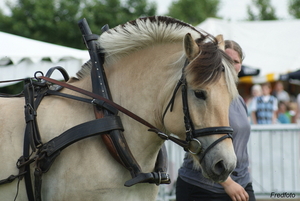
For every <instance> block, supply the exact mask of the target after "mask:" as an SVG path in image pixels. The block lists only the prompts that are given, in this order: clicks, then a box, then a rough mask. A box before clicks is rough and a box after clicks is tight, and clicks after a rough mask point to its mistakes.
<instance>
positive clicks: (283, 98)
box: [274, 81, 290, 103]
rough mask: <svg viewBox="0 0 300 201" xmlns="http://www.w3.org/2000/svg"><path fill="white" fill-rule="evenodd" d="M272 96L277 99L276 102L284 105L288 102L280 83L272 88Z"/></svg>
mask: <svg viewBox="0 0 300 201" xmlns="http://www.w3.org/2000/svg"><path fill="white" fill-rule="evenodd" d="M274 96H275V97H276V98H277V100H278V102H279V101H283V102H285V103H288V102H290V95H289V94H288V92H286V91H285V90H284V87H283V84H282V82H281V81H277V82H276V83H275V86H274Z"/></svg>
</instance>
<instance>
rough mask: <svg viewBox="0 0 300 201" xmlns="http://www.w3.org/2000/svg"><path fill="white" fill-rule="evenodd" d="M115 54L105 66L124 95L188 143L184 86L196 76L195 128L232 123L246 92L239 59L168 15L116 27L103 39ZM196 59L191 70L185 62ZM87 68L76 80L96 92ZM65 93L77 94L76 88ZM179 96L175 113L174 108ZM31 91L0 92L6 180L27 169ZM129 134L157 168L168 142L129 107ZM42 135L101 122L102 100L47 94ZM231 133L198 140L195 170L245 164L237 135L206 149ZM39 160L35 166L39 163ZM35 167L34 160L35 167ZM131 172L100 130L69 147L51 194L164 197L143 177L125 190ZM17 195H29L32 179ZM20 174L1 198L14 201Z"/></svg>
mask: <svg viewBox="0 0 300 201" xmlns="http://www.w3.org/2000/svg"><path fill="white" fill-rule="evenodd" d="M98 42H99V45H100V46H101V47H102V49H103V51H104V53H105V63H104V67H105V71H106V75H107V79H108V84H109V87H110V90H111V93H112V97H113V100H114V102H116V103H118V104H119V105H121V106H123V107H124V108H127V109H128V110H130V111H132V112H133V113H135V114H137V115H139V116H140V117H142V118H144V119H145V120H147V121H148V122H150V123H151V124H153V125H155V126H156V127H157V128H159V129H161V130H163V131H165V132H166V133H167V134H172V135H174V136H177V137H178V138H180V139H183V140H185V138H186V136H185V133H186V129H185V123H184V113H183V110H182V107H183V101H182V92H181V91H180V90H179V91H178V92H177V93H174V88H175V86H176V84H177V83H178V80H179V79H180V78H181V77H182V74H183V75H184V77H185V78H186V87H187V91H186V96H187V104H188V106H189V116H190V118H191V120H192V122H193V126H194V128H195V129H202V128H209V127H218V126H220V127H221V126H229V120H228V111H229V105H230V102H231V100H232V99H233V98H235V97H236V96H237V89H236V84H235V82H236V79H237V75H236V73H235V71H234V68H233V66H232V63H231V61H230V59H229V58H228V57H227V56H226V54H225V53H224V51H222V50H221V49H220V48H219V43H220V41H219V42H218V40H217V39H216V38H214V37H213V36H211V35H209V34H207V33H205V32H203V31H199V30H196V29H195V28H194V27H192V26H190V25H188V24H186V23H183V22H181V21H178V20H175V19H172V18H168V17H148V18H140V19H137V20H135V21H131V22H128V23H126V24H124V25H120V26H117V27H115V28H113V29H109V30H108V31H107V32H105V33H103V34H102V35H101V36H100V38H99V41H98ZM185 64H186V67H185V68H183V67H184V66H185ZM87 66H89V65H84V66H83V68H82V69H81V70H80V71H79V72H78V74H77V75H78V77H77V78H72V79H71V80H70V81H69V83H70V84H71V85H74V86H77V87H80V88H83V89H85V90H89V91H91V78H90V69H89V68H88V67H87ZM62 92H63V93H67V94H75V95H78V94H77V93H76V92H72V91H70V90H68V89H63V90H62ZM172 97H173V98H174V100H173V103H172V110H171V109H170V108H168V103H169V102H170V99H171V98H172ZM23 110H24V98H22V97H19V98H0V161H1V165H0V179H2V178H5V177H7V176H9V175H11V174H17V172H18V170H17V168H16V161H17V159H18V158H19V157H20V156H21V155H22V147H23V133H24V129H25V120H24V111H23ZM120 117H121V119H122V123H123V125H124V129H125V131H124V135H125V138H126V140H127V143H128V145H129V147H130V149H131V152H132V154H133V156H134V157H135V159H136V160H137V162H138V163H139V164H140V166H141V168H142V170H143V171H144V172H151V171H153V168H154V166H155V161H156V158H157V154H158V151H159V149H160V147H161V146H162V144H163V142H164V140H162V139H161V138H159V137H158V136H157V135H155V134H153V133H152V132H148V131H147V128H146V127H145V126H144V125H142V124H140V123H138V122H136V121H135V120H133V119H131V118H129V117H127V116H126V115H124V114H122V113H120ZM37 118H38V125H39V129H40V133H41V136H42V141H43V142H47V141H49V140H51V139H52V138H54V137H56V136H57V135H59V134H61V133H62V132H63V131H65V130H67V129H69V128H71V127H73V126H76V125H78V124H80V123H83V122H86V121H89V120H92V119H94V118H95V117H94V113H93V106H92V105H91V104H86V103H83V102H79V101H76V100H71V99H67V98H63V97H57V96H46V97H45V98H44V99H43V101H42V102H41V104H40V106H39V108H38V111H37ZM223 135H224V134H219V133H218V134H215V135H209V136H203V137H197V139H198V140H199V141H200V142H201V145H202V150H201V152H200V153H198V154H197V155H195V156H194V159H195V168H202V170H203V172H204V174H205V175H206V176H207V177H209V178H211V179H212V180H214V181H215V182H219V181H224V180H225V179H226V178H227V177H228V175H229V174H230V173H231V171H232V170H233V169H234V168H235V164H236V157H235V153H234V150H233V146H232V140H231V139H230V138H226V139H224V140H222V141H221V142H219V143H218V144H216V145H215V146H214V147H212V148H211V150H209V151H208V152H207V153H206V155H205V156H204V157H203V160H201V162H200V158H201V157H202V155H203V153H204V151H205V150H206V149H207V148H208V147H209V146H210V145H211V144H212V143H213V142H215V141H216V140H217V139H219V138H220V137H222V136H223ZM32 166H34V165H32ZM32 168H34V167H32ZM129 179H130V174H129V172H128V171H127V170H126V169H125V168H124V167H123V166H121V165H120V164H119V163H118V162H116V161H115V160H114V159H113V158H112V156H111V155H110V154H109V152H108V151H107V149H106V147H105V145H104V144H103V142H102V140H101V138H100V137H99V136H95V137H90V138H87V139H84V140H81V141H79V142H77V143H75V144H73V145H71V146H69V147H68V148H66V149H65V150H64V151H63V152H62V153H61V154H60V155H59V156H58V157H57V159H56V160H55V162H54V164H53V165H52V167H51V169H50V170H49V172H47V173H46V174H44V176H43V187H42V197H43V200H45V201H48V200H51V201H62V200H68V201H69V200H72V201H76V200H78V201H79V200H105V201H107V200H130V201H135V200H136V201H140V200H143V201H146V200H155V198H156V195H157V192H158V187H157V186H156V185H153V184H137V185H134V186H132V187H124V182H125V181H127V180H129ZM19 185H20V186H19V194H18V197H17V200H20V201H21V200H27V196H26V191H25V187H24V182H22V181H21V182H20V184H19ZM16 189H17V181H14V182H12V183H9V184H5V185H2V186H0V199H1V200H13V199H14V197H15V194H16Z"/></svg>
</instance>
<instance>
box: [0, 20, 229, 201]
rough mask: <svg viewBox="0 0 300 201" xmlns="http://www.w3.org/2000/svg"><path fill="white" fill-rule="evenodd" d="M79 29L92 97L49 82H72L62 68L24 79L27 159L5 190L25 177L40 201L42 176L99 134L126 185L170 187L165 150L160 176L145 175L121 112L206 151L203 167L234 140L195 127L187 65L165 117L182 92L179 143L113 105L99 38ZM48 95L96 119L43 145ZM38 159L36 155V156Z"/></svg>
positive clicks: (83, 26) (190, 148)
mask: <svg viewBox="0 0 300 201" xmlns="http://www.w3.org/2000/svg"><path fill="white" fill-rule="evenodd" d="M79 26H80V29H81V31H82V33H83V39H84V41H85V44H86V45H87V47H88V49H89V53H90V57H91V62H92V66H93V67H92V73H91V76H92V77H91V78H92V86H93V92H89V91H86V90H83V89H80V88H77V87H75V86H72V85H69V84H67V83H65V82H60V81H57V80H53V79H51V78H50V77H51V74H52V73H53V71H54V70H58V71H60V72H61V73H62V74H63V76H64V79H65V81H68V79H69V76H68V74H67V73H66V71H65V70H64V69H63V68H62V67H53V68H51V69H50V70H49V71H48V73H47V74H46V75H45V76H44V75H43V74H42V73H41V72H37V73H36V74H35V79H25V85H24V97H25V120H26V129H25V134H24V146H23V155H22V156H21V157H20V158H19V160H18V162H17V167H18V169H19V174H18V175H11V176H9V177H8V178H7V179H3V180H0V185H1V184H5V183H10V182H12V181H13V180H15V179H17V178H18V179H19V180H21V179H23V178H25V186H26V191H27V196H28V200H30V201H41V200H42V199H41V186H42V175H43V174H44V173H46V172H47V171H49V169H50V167H51V165H52V164H53V162H54V160H55V158H56V157H57V156H58V155H59V154H60V153H61V151H62V150H64V149H65V148H66V147H68V146H69V145H71V144H73V143H75V142H77V141H80V140H82V139H84V138H87V137H91V136H96V135H101V137H102V139H103V141H104V142H105V144H106V146H107V148H108V150H109V151H110V153H111V154H112V155H113V157H114V158H115V159H116V160H117V161H118V162H119V163H120V164H122V165H123V166H124V167H125V168H126V169H128V170H129V171H130V173H131V176H132V179H131V180H128V181H126V182H125V184H124V185H125V186H128V187H129V186H132V185H135V184H137V183H155V184H156V185H159V184H169V183H170V178H169V175H168V174H167V173H166V170H167V159H166V157H167V156H166V148H165V146H163V147H162V148H161V150H160V151H159V154H158V157H157V162H156V166H155V171H154V172H150V173H143V172H142V170H141V168H140V166H139V165H138V163H137V162H136V160H135V159H134V157H133V155H132V154H131V151H130V149H129V147H128V145H127V142H126V140H125V138H124V135H123V133H122V132H123V131H124V128H123V125H122V122H121V119H120V117H119V116H118V112H119V111H120V112H122V113H124V114H125V115H127V116H129V117H131V118H133V119H134V120H136V121H138V122H139V123H141V124H143V125H145V126H147V127H148V128H149V130H148V131H151V132H154V133H156V134H157V135H158V136H159V137H160V138H162V139H163V140H171V141H172V142H175V143H176V144H178V145H179V146H181V147H183V149H184V150H185V151H189V152H190V153H192V154H199V153H201V152H202V153H201V154H202V156H201V158H200V162H202V160H203V158H204V157H205V155H206V153H207V152H208V151H209V150H211V149H212V148H213V147H214V146H215V145H216V144H218V143H219V142H221V141H223V140H224V139H226V138H232V132H233V130H232V128H230V127H210V128H203V129H195V128H194V124H193V122H192V119H191V117H190V113H189V107H188V96H187V81H186V78H185V76H184V73H183V72H184V69H185V67H186V66H187V65H188V62H186V63H185V65H184V67H183V70H182V76H181V78H180V80H179V81H178V83H177V85H176V87H175V90H174V92H173V95H172V97H171V100H170V102H169V103H168V105H167V107H166V109H165V111H164V114H163V121H164V117H165V115H166V113H167V111H168V110H169V109H170V111H171V112H172V108H173V105H174V101H175V96H176V94H177V92H178V90H179V88H180V87H181V90H182V102H183V112H184V123H185V128H186V140H180V139H178V138H176V137H173V136H170V135H167V134H165V133H164V132H162V131H160V130H159V129H158V128H156V127H155V126H153V125H151V124H150V123H149V122H147V121H146V120H144V119H142V118H141V117H139V116H137V115H135V114H134V113H132V112H130V111H129V110H127V109H125V108H123V107H122V106H120V105H118V104H116V103H115V102H113V100H112V97H111V94H110V90H109V87H108V82H107V79H106V75H105V71H104V68H103V65H102V64H103V63H104V55H103V54H101V53H99V48H98V47H97V44H96V42H95V41H96V40H97V39H98V37H99V36H98V35H95V34H92V33H91V31H90V29H89V27H88V24H87V22H86V20H85V19H83V20H81V21H80V22H79ZM103 29H104V31H105V30H106V29H107V27H104V28H103ZM38 74H41V76H38ZM62 88H68V89H70V90H73V91H76V92H79V93H81V94H84V95H86V96H87V97H89V98H82V97H78V96H73V95H69V94H64V93H61V92H60V90H61V89H62ZM47 95H56V96H62V97H65V98H70V99H74V100H77V101H82V102H86V103H89V104H93V105H94V111H95V117H96V119H95V120H92V121H89V122H86V123H82V124H80V125H77V126H75V127H73V128H70V129H68V130H67V131H65V132H63V133H62V134H61V135H59V136H57V137H55V138H53V139H52V140H50V141H49V142H46V143H43V142H42V141H41V137H40V133H39V129H38V125H37V120H36V116H37V112H36V111H37V108H38V106H39V104H40V102H41V101H42V99H43V98H44V97H45V96H47ZM224 133H225V134H226V135H224V136H222V137H221V138H219V139H217V140H216V141H215V142H213V143H212V144H211V145H209V146H208V147H207V148H206V149H204V148H203V147H202V146H201V143H200V141H199V140H198V139H197V137H202V136H208V135H215V134H224ZM120 142H121V143H120ZM30 150H31V152H30ZM33 154H35V155H34V156H33ZM33 162H35V163H36V168H35V172H34V177H35V180H34V188H33V187H32V181H31V173H30V164H31V163H33Z"/></svg>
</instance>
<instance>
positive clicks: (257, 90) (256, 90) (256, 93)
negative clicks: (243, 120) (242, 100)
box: [246, 84, 262, 119]
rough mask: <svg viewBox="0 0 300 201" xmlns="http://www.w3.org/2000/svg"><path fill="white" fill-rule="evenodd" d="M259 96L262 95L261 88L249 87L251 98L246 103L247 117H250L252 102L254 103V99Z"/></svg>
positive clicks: (258, 86)
mask: <svg viewBox="0 0 300 201" xmlns="http://www.w3.org/2000/svg"><path fill="white" fill-rule="evenodd" d="M261 95H262V89H261V86H260V85H259V84H255V85H253V86H252V87H251V97H250V98H249V99H248V100H247V103H246V105H247V110H248V116H251V112H252V104H253V102H254V101H256V98H257V97H259V96H261ZM250 119H251V118H250Z"/></svg>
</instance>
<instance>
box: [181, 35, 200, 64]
mask: <svg viewBox="0 0 300 201" xmlns="http://www.w3.org/2000/svg"><path fill="white" fill-rule="evenodd" d="M183 43H184V49H185V54H186V56H187V58H188V59H189V60H192V59H194V58H195V57H196V56H197V55H198V54H199V47H198V45H197V43H196V42H195V41H194V39H193V37H192V36H191V34H190V33H187V34H186V35H185V37H184V41H183Z"/></svg>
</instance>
